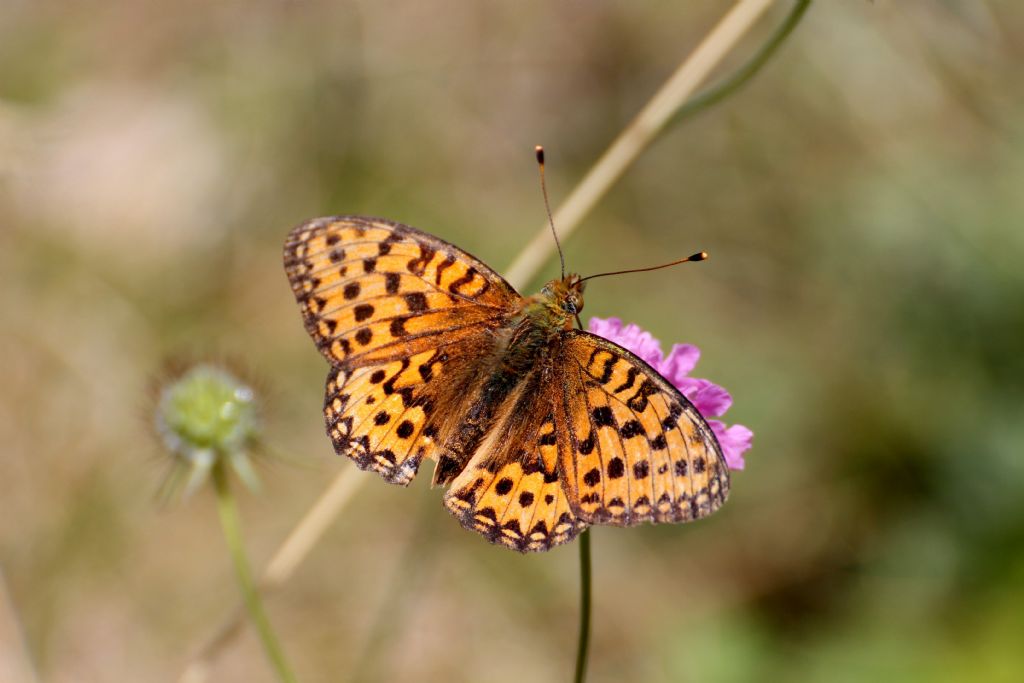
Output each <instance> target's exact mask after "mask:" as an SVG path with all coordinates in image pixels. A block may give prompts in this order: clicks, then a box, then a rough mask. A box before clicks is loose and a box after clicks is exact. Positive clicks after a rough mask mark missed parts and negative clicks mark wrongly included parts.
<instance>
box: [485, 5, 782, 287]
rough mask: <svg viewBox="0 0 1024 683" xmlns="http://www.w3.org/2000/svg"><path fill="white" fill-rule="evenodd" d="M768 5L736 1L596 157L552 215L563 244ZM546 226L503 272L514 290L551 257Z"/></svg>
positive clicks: (528, 279) (521, 285) (552, 249)
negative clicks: (598, 156) (588, 169)
mask: <svg viewBox="0 0 1024 683" xmlns="http://www.w3.org/2000/svg"><path fill="white" fill-rule="evenodd" d="M773 2H774V0H740V2H737V3H736V4H735V5H734V6H733V8H732V9H731V10H730V11H729V13H728V14H726V15H725V16H724V17H722V20H721V21H719V22H718V25H717V26H715V28H714V29H712V30H711V33H709V34H708V35H707V37H706V38H704V40H703V41H702V42H701V44H700V45H698V46H697V49H696V50H694V51H693V53H692V54H691V55H690V56H689V57H688V58H687V59H686V60H685V61H684V62H683V63H682V64H681V65H680V66H679V68H678V69H676V71H675V73H674V74H672V76H671V77H670V78H669V79H668V81H666V82H665V85H663V86H662V87H661V90H659V91H658V92H657V93H655V95H654V97H652V98H651V100H650V101H649V102H648V103H647V106H645V107H644V108H643V109H642V110H641V111H640V113H639V114H637V116H636V118H634V119H633V121H632V122H631V123H630V124H629V125H628V126H626V128H625V129H624V130H623V131H622V132H621V133H620V134H619V137H617V138H616V139H615V142H613V143H612V144H611V146H610V147H609V148H608V149H607V150H606V151H605V153H604V154H602V155H601V158H600V159H598V160H597V163H596V164H594V165H593V166H592V167H591V169H590V171H588V172H587V175H585V176H584V177H583V180H582V181H580V183H579V185H577V186H576V189H574V190H573V191H572V193H570V194H569V197H568V198H567V199H566V200H565V201H564V202H563V203H562V205H561V206H559V207H558V210H557V211H555V216H554V219H555V225H556V226H557V228H558V234H559V236H560V237H561V238H562V239H563V240H564V239H565V238H566V237H568V236H569V235H570V234H571V233H572V231H573V230H575V229H576V227H577V226H578V225H579V224H580V222H581V221H582V220H583V218H584V217H585V216H586V215H587V214H588V213H590V210H591V209H593V208H594V205H595V204H597V202H598V200H599V199H601V197H603V196H604V195H605V194H606V193H607V192H608V189H609V188H610V187H611V186H612V185H613V184H614V183H615V181H616V180H618V179H619V177H620V176H621V175H622V174H623V173H624V172H625V171H626V169H627V168H629V166H630V164H632V163H633V162H634V161H635V160H636V158H637V157H638V156H640V153H641V152H643V151H644V150H645V149H646V148H647V147H648V146H649V145H650V144H651V142H652V141H653V140H654V139H655V138H656V137H657V136H658V133H659V132H660V131H661V129H662V127H664V125H665V124H666V123H667V122H668V120H669V119H670V118H672V115H673V114H674V113H675V112H676V110H678V109H679V108H680V107H681V106H682V105H683V103H685V102H686V100H687V99H688V98H689V97H690V96H691V95H692V94H693V93H694V91H695V90H696V89H697V87H698V86H699V85H700V84H701V83H702V82H704V79H705V78H707V76H708V74H709V73H711V70H712V69H714V68H715V66H717V65H718V63H719V62H721V61H722V58H723V57H725V55H726V54H727V53H728V52H729V50H730V49H732V47H733V45H735V44H736V42H737V41H738V40H739V39H740V38H741V37H742V36H743V34H745V33H746V32H747V31H748V30H749V29H750V27H751V26H753V25H754V23H755V22H756V21H757V20H758V19H759V18H760V17H761V15H762V14H764V12H765V10H767V9H768V8H769V7H770V6H771V5H772V3H773ZM554 247H555V245H554V242H553V241H552V239H551V231H550V228H548V226H546V225H545V226H544V227H543V228H541V229H540V230H539V231H538V232H537V234H536V235H535V236H534V238H533V239H532V240H530V243H529V244H527V245H526V248H525V249H523V251H522V252H521V253H520V254H519V256H518V257H517V258H516V260H515V261H513V262H512V265H511V266H509V268H508V270H507V271H506V272H505V277H506V279H507V280H508V281H509V282H510V283H511V284H512V285H513V286H514V287H523V286H525V285H526V284H528V283H529V281H530V280H532V279H533V278H534V277H535V276H536V274H537V272H538V271H539V270H540V268H541V266H543V265H544V262H545V261H547V260H548V258H550V257H551V254H552V252H553V251H554Z"/></svg>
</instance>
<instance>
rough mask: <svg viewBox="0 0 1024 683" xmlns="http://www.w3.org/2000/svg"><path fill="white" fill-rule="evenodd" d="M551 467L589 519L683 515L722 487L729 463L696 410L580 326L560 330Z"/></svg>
mask: <svg viewBox="0 0 1024 683" xmlns="http://www.w3.org/2000/svg"><path fill="white" fill-rule="evenodd" d="M557 367H558V368H560V370H562V371H564V373H565V375H564V385H563V386H564V387H565V390H564V394H563V397H564V401H565V407H564V412H565V414H566V415H567V416H568V422H567V424H566V425H565V428H566V429H567V431H568V441H569V443H570V444H571V448H570V449H567V450H566V451H565V452H564V453H563V454H562V456H563V457H562V459H561V471H562V476H563V477H564V481H565V485H566V491H567V493H568V496H569V499H570V501H571V503H572V506H573V510H574V512H575V514H576V515H577V516H578V517H579V518H580V519H582V520H583V521H586V522H588V523H591V524H611V525H615V526H632V525H634V524H638V523H640V522H655V523H660V522H685V521H690V520H694V519H699V518H701V517H706V516H708V515H710V514H711V513H712V512H714V511H715V510H717V509H718V508H719V507H721V505H722V504H723V503H724V502H725V499H726V497H727V496H728V494H729V469H728V467H727V465H726V463H725V458H724V457H723V455H722V451H721V448H720V447H719V445H718V441H717V440H716V439H715V436H714V434H713V433H712V432H711V428H710V427H709V426H708V424H707V422H706V421H705V420H704V418H703V417H702V416H701V415H700V413H699V412H697V409H696V408H695V407H694V406H693V404H691V403H690V402H689V401H688V400H687V399H686V397H684V396H683V395H682V394H681V393H680V392H679V391H678V390H677V389H676V388H675V387H674V386H672V385H671V384H670V383H669V382H668V380H666V379H665V378H664V377H662V376H661V375H659V374H658V373H657V372H656V371H655V370H654V369H653V368H651V367H650V366H649V365H647V363H645V362H644V361H642V360H640V359H639V358H637V357H636V356H635V355H634V354H632V353H631V352H629V351H627V350H626V349H624V348H622V347H621V346H619V345H617V344H614V343H612V342H610V341H608V340H606V339H603V338H601V337H598V336H596V335H593V334H590V333H589V332H584V331H580V330H569V331H566V332H565V333H564V341H563V344H562V346H561V350H560V353H559V358H558V360H557Z"/></svg>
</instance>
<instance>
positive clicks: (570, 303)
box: [562, 296, 583, 315]
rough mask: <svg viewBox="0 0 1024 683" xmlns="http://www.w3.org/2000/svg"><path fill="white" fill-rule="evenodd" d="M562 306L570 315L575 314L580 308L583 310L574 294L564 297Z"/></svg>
mask: <svg viewBox="0 0 1024 683" xmlns="http://www.w3.org/2000/svg"><path fill="white" fill-rule="evenodd" d="M562 308H564V309H565V310H566V312H567V313H569V314H570V315H576V314H577V313H579V312H580V311H581V310H583V307H582V306H580V301H579V299H577V298H576V297H574V296H571V297H569V298H568V299H566V300H565V303H564V304H563V305H562Z"/></svg>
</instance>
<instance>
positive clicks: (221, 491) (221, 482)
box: [213, 460, 296, 683]
mask: <svg viewBox="0 0 1024 683" xmlns="http://www.w3.org/2000/svg"><path fill="white" fill-rule="evenodd" d="M213 485H214V489H215V490H216V492H217V512H218V514H219V515H220V525H221V528H222V529H223V530H224V540H225V541H226V542H227V544H228V551H229V552H230V553H231V560H232V562H233V563H234V565H235V574H236V576H237V578H238V587H239V589H240V590H241V591H242V599H243V600H244V601H245V606H246V609H248V610H249V617H250V618H251V619H252V623H253V626H254V627H255V628H256V631H257V633H259V635H260V640H261V641H262V642H263V649H264V650H265V651H266V653H267V658H268V659H269V660H270V663H271V665H273V667H274V670H275V672H276V673H277V677H278V679H280V680H281V681H282V683H295V680H296V679H295V675H294V674H293V673H292V671H291V668H290V667H289V666H288V662H287V660H286V659H285V656H284V651H283V650H282V649H281V644H280V643H279V642H278V640H277V636H276V635H274V630H273V629H272V628H271V626H270V620H269V619H267V613H266V612H265V611H264V610H263V601H262V600H260V594H259V592H258V591H257V590H256V584H255V582H254V581H253V579H252V571H251V570H250V569H249V560H248V559H247V558H246V556H245V547H244V546H243V544H242V525H241V523H240V522H239V519H238V507H237V506H236V505H235V498H234V496H233V495H232V494H231V487H230V485H229V483H228V475H227V472H226V471H225V467H224V464H223V463H222V462H221V461H220V460H218V461H217V464H216V465H214V467H213Z"/></svg>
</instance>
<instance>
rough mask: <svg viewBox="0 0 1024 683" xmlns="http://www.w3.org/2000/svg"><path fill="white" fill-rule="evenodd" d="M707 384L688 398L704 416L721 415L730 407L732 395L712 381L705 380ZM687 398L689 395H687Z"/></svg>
mask: <svg viewBox="0 0 1024 683" xmlns="http://www.w3.org/2000/svg"><path fill="white" fill-rule="evenodd" d="M705 381H706V382H707V384H705V385H704V386H703V387H701V388H700V389H698V390H697V392H696V394H695V395H694V396H693V397H692V398H690V401H692V402H693V405H695V406H696V407H697V410H698V411H700V414H701V415H703V416H704V417H721V416H722V415H725V413H726V411H727V410H729V408H730V407H732V396H730V395H729V392H728V391H726V390H725V389H723V388H722V387H720V386H718V385H717V384H715V383H714V382H710V381H708V380H705ZM688 398H689V397H688Z"/></svg>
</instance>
